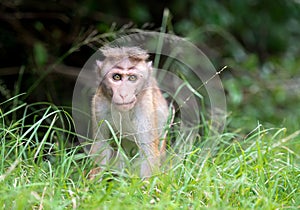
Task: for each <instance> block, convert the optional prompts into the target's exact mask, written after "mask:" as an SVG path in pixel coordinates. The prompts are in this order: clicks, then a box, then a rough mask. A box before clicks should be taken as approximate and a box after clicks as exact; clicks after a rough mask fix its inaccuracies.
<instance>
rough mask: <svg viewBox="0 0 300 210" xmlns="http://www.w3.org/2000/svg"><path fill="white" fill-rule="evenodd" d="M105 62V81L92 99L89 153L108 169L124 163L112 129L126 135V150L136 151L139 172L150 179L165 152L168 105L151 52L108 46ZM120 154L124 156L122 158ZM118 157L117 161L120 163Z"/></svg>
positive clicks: (101, 74) (100, 65) (101, 71)
mask: <svg viewBox="0 0 300 210" xmlns="http://www.w3.org/2000/svg"><path fill="white" fill-rule="evenodd" d="M101 52H102V54H103V55H104V57H105V58H104V60H102V61H100V60H96V71H97V77H98V79H100V83H99V85H98V87H97V88H96V92H95V94H94V96H93V98H92V103H91V117H92V127H93V129H92V130H93V139H94V142H93V144H92V145H91V148H90V152H89V154H90V155H91V156H93V157H94V160H95V162H96V163H97V164H98V165H99V166H100V167H98V168H95V169H92V170H91V172H90V177H93V176H95V175H96V174H97V173H98V172H99V168H100V170H102V168H103V167H105V166H107V165H109V164H116V165H118V167H119V168H122V167H124V163H123V161H122V158H120V155H118V154H119V153H118V151H117V149H116V148H114V146H113V141H112V140H110V139H111V137H112V130H111V129H113V132H114V133H115V134H118V135H122V136H121V138H120V139H121V145H122V148H124V150H126V149H127V151H128V150H130V151H133V150H132V148H135V149H136V151H137V152H136V153H138V155H139V157H140V170H139V176H140V177H142V178H147V177H149V176H151V175H152V174H153V173H154V172H156V171H158V170H159V167H160V166H161V161H162V160H161V159H162V157H163V156H164V154H165V152H166V139H165V135H164V132H165V131H164V127H165V124H166V122H167V119H168V112H169V111H168V104H167V101H166V99H165V98H164V96H163V94H162V92H161V90H160V89H159V87H158V84H157V81H156V79H155V77H154V76H153V67H152V62H151V61H148V58H149V54H148V53H147V52H146V51H145V50H143V49H141V48H140V47H105V48H102V49H101ZM118 157H119V160H118ZM115 160H117V161H115Z"/></svg>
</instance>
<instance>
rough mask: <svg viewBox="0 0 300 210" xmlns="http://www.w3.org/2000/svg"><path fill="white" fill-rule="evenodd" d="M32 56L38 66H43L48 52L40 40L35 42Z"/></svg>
mask: <svg viewBox="0 0 300 210" xmlns="http://www.w3.org/2000/svg"><path fill="white" fill-rule="evenodd" d="M33 58H34V61H35V63H36V65H38V66H43V65H45V64H46V62H47V60H48V52H47V49H46V48H45V46H44V45H43V44H42V43H41V42H36V43H35V44H34V46H33Z"/></svg>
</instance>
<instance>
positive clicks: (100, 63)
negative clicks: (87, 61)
mask: <svg viewBox="0 0 300 210" xmlns="http://www.w3.org/2000/svg"><path fill="white" fill-rule="evenodd" d="M96 64H97V67H98V68H99V69H101V68H102V64H103V62H102V61H99V60H96Z"/></svg>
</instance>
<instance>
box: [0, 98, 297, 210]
mask: <svg viewBox="0 0 300 210" xmlns="http://www.w3.org/2000/svg"><path fill="white" fill-rule="evenodd" d="M15 100H18V97H17V96H16V97H14V98H12V99H9V100H7V101H5V102H2V103H1V104H0V105H1V110H0V125H1V126H0V138H1V144H0V157H1V158H0V194H1V197H0V207H1V208H2V209H122V208H123V209H124V208H126V209H137V208H143V209H205V208H208V209H220V208H222V209H223V208H224V209H281V208H287V209H297V208H299V207H300V190H299V187H300V186H299V185H300V161H299V160H300V157H299V151H300V147H299V143H300V137H299V135H300V131H296V132H294V133H292V134H289V133H288V132H287V130H286V129H285V128H268V129H266V128H264V127H263V126H262V125H258V126H257V127H256V128H255V129H253V131H252V132H251V133H249V134H248V135H246V136H243V135H242V134H239V133H230V132H224V133H223V134H222V135H221V136H220V137H219V143H218V145H217V152H215V153H210V152H209V151H207V152H203V151H202V150H201V147H196V146H195V147H194V148H193V149H192V150H191V151H189V152H188V153H187V154H186V155H185V157H184V160H183V161H182V162H180V163H177V164H176V165H174V166H173V167H171V168H170V169H169V170H168V171H165V172H164V173H163V174H159V175H156V176H153V177H151V178H150V179H148V180H142V179H140V178H137V177H136V176H130V175H128V176H115V175H112V174H111V173H110V172H105V174H104V175H103V178H102V179H101V181H99V180H97V179H95V180H90V179H88V173H87V172H88V171H89V170H90V169H91V167H92V163H91V160H90V158H89V157H88V156H87V155H86V154H85V153H84V152H83V149H82V146H81V145H80V144H76V139H77V138H76V134H75V133H74V132H73V131H72V130H73V123H72V118H71V117H70V116H69V114H68V112H67V111H66V110H67V108H64V107H56V106H54V105H52V104H49V103H36V104H25V103H21V102H18V103H15V102H14V101H15ZM16 113H17V115H16ZM201 139H202V141H206V140H207V141H209V140H210V136H205V135H204V136H202V137H201Z"/></svg>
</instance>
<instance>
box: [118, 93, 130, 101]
mask: <svg viewBox="0 0 300 210" xmlns="http://www.w3.org/2000/svg"><path fill="white" fill-rule="evenodd" d="M127 96H128V94H127V93H120V97H121V98H122V99H123V100H124V99H125V98H127Z"/></svg>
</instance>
